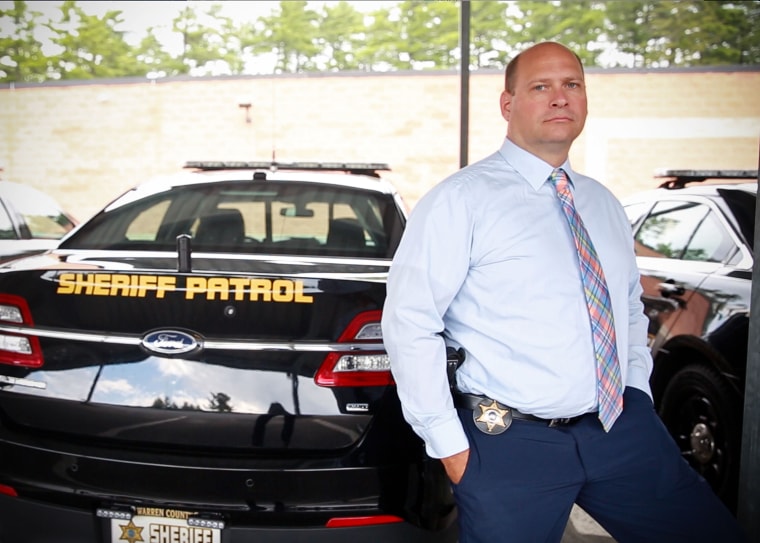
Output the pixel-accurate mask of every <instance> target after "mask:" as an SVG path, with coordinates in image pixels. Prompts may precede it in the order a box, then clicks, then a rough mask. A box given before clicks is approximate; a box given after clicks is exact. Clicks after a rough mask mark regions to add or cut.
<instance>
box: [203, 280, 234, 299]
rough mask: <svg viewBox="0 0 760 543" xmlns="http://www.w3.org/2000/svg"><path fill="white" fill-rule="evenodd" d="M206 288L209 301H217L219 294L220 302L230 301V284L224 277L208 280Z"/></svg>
mask: <svg viewBox="0 0 760 543" xmlns="http://www.w3.org/2000/svg"><path fill="white" fill-rule="evenodd" d="M206 288H207V290H206V299H207V300H216V294H217V293H219V299H220V300H229V299H230V292H229V282H228V281H227V279H225V278H224V277H212V278H211V279H209V280H208V283H207V286H206Z"/></svg>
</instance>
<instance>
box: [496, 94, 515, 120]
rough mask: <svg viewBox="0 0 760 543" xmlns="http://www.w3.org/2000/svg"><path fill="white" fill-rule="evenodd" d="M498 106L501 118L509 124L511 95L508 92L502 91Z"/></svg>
mask: <svg viewBox="0 0 760 543" xmlns="http://www.w3.org/2000/svg"><path fill="white" fill-rule="evenodd" d="M499 106H500V108H501V116H502V117H504V120H505V121H507V122H509V116H510V115H511V114H512V95H511V94H510V92H509V91H508V90H503V91H502V92H501V96H500V97H499Z"/></svg>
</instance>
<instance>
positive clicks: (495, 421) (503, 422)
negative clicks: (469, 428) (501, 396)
mask: <svg viewBox="0 0 760 543" xmlns="http://www.w3.org/2000/svg"><path fill="white" fill-rule="evenodd" d="M472 420H473V422H474V423H475V426H477V428H478V430H480V431H481V432H483V433H484V434H488V435H498V434H501V433H502V432H505V431H506V430H507V428H509V427H510V426H511V425H512V410H511V409H510V408H509V407H507V406H506V405H502V404H500V403H499V402H497V401H496V400H493V399H491V398H484V399H483V400H481V401H480V402H479V403H478V405H477V406H476V408H475V409H473V410H472Z"/></svg>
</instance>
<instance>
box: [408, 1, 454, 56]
mask: <svg viewBox="0 0 760 543" xmlns="http://www.w3.org/2000/svg"><path fill="white" fill-rule="evenodd" d="M399 8H400V10H401V19H400V23H401V29H402V37H403V39H404V42H405V43H404V44H403V49H405V50H406V53H407V54H408V58H409V60H408V64H409V67H410V68H427V69H446V68H452V67H455V66H457V65H458V58H457V55H456V54H455V53H456V52H458V47H459V15H460V12H459V6H458V5H457V4H456V3H454V2H419V1H415V0H405V1H404V2H401V4H400V6H399Z"/></svg>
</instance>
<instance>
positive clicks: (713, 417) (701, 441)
mask: <svg viewBox="0 0 760 543" xmlns="http://www.w3.org/2000/svg"><path fill="white" fill-rule="evenodd" d="M740 400H741V399H740V398H738V396H737V394H736V392H734V391H733V390H732V389H731V388H730V386H729V385H728V383H727V382H726V380H725V378H723V376H721V374H720V373H718V372H717V371H716V370H714V369H712V368H710V367H708V366H704V365H701V364H694V365H690V366H686V367H684V368H683V369H681V370H680V371H679V372H678V373H676V374H675V375H674V376H673V378H672V379H671V380H670V382H669V383H668V385H667V387H666V388H665V393H664V394H663V397H662V402H661V403H660V408H659V415H660V418H662V420H663V422H664V423H665V426H666V427H667V428H668V431H669V432H670V434H671V435H672V436H673V438H674V439H675V441H676V443H677V444H678V447H679V448H680V449H681V454H682V455H683V457H684V458H685V459H686V460H687V461H688V462H689V464H690V465H691V466H692V467H693V468H694V469H695V470H696V471H697V472H699V473H700V474H701V475H702V476H703V477H704V478H705V479H706V480H707V482H708V483H710V486H712V488H713V490H715V493H716V494H718V496H720V498H721V499H722V500H723V502H724V503H725V504H726V505H727V506H728V507H729V508H730V509H731V510H735V508H736V493H737V489H738V486H737V485H738V480H739V455H740V434H741V415H742V413H741V401H740Z"/></svg>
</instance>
